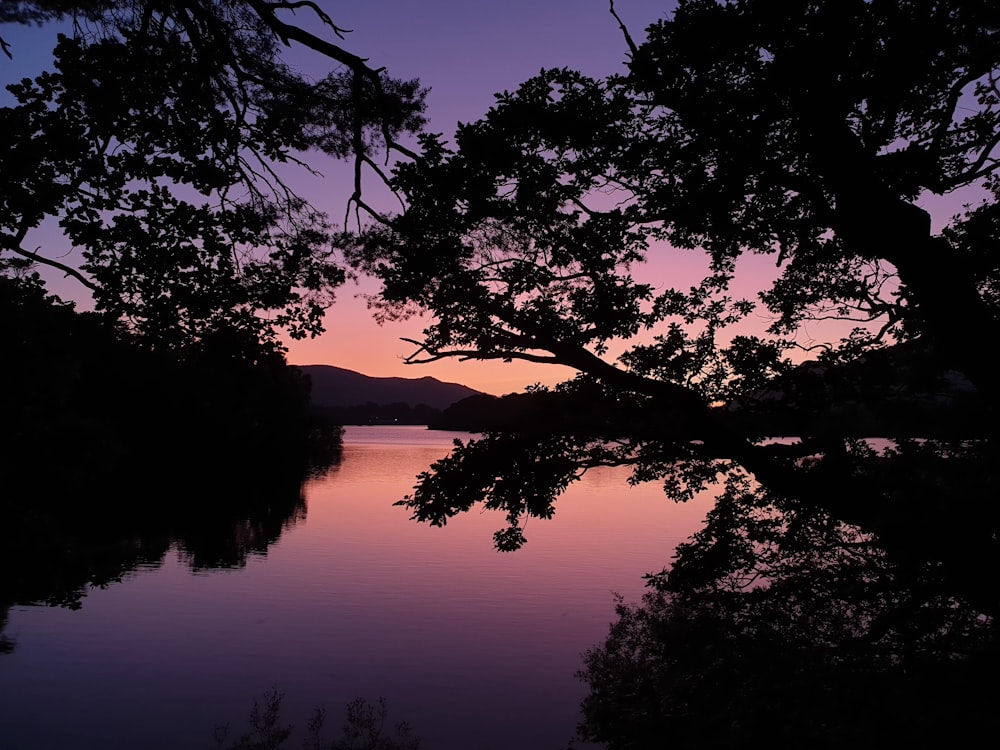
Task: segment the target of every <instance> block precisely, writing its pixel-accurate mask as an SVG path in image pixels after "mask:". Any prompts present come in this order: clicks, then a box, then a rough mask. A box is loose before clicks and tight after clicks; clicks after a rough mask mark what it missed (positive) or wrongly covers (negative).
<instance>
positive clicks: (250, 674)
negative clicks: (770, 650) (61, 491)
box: [0, 427, 707, 750]
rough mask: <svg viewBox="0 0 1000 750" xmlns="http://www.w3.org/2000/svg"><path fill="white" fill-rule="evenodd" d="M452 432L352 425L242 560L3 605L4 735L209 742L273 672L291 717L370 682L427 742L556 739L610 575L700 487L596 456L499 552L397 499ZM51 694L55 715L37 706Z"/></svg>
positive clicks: (690, 512) (693, 520)
mask: <svg viewBox="0 0 1000 750" xmlns="http://www.w3.org/2000/svg"><path fill="white" fill-rule="evenodd" d="M453 437H455V435H451V434H447V433H434V432H428V431H426V430H423V429H422V428H413V427H397V428H362V427H359V428H348V433H347V445H346V448H345V454H344V460H343V462H342V464H341V465H340V466H339V467H338V468H337V469H336V470H334V471H333V472H331V473H330V474H329V475H328V476H327V477H326V478H324V479H321V480H316V481H314V482H313V483H311V484H310V486H309V487H308V488H307V504H308V512H307V516H306V519H305V521H304V522H300V523H298V524H296V525H295V526H294V527H292V528H290V529H288V530H287V531H286V532H285V533H284V535H283V536H282V537H281V539H280V540H279V541H278V543H277V544H276V545H274V546H272V547H271V549H270V550H269V552H268V554H267V555H266V556H260V557H256V558H253V559H251V560H250V562H249V563H248V565H247V566H246V567H245V568H244V569H241V570H238V571H230V572H210V573H200V574H198V575H192V574H191V573H190V572H189V571H188V569H187V568H186V567H185V566H183V565H182V564H181V562H180V561H179V560H178V559H177V556H176V555H175V554H171V555H170V556H168V559H167V560H166V561H165V563H164V564H163V565H162V566H161V567H160V568H158V569H155V570H150V571H145V572H143V573H141V574H138V575H135V576H133V577H132V578H131V579H130V580H128V581H126V582H125V583H122V584H119V585H117V586H113V587H110V588H108V589H106V590H103V591H95V592H92V593H91V594H90V595H89V596H88V598H87V600H86V601H85V604H84V607H83V609H82V610H81V611H79V612H68V611H65V610H56V609H45V608H31V607H21V608H16V609H15V610H14V611H12V613H11V623H10V626H9V628H8V632H9V634H10V635H11V636H13V637H14V638H15V639H16V640H17V642H18V647H17V650H16V651H15V653H14V654H11V655H9V656H6V657H4V658H3V659H2V660H0V701H2V702H0V705H2V706H3V709H0V710H2V711H3V712H4V713H6V714H7V716H5V717H4V721H3V722H2V723H3V724H8V725H10V726H11V729H9V730H8V729H5V730H4V731H5V732H7V736H8V737H12V738H14V739H17V738H29V739H30V740H31V742H32V744H25V745H23V746H24V747H47V746H57V745H58V744H61V743H63V742H64V741H65V740H68V739H69V738H72V739H73V742H72V744H73V746H74V747H87V746H88V745H87V744H85V743H84V744H81V742H80V738H81V737H86V738H88V741H93V744H92V745H89V746H93V747H110V746H118V747H130V746H134V747H139V746H141V747H149V748H155V747H163V748H166V747H171V748H176V747H181V746H185V747H206V746H207V743H206V740H207V737H208V734H209V732H210V730H211V727H212V725H213V724H215V723H221V722H223V721H226V720H231V721H232V722H233V723H234V726H238V725H240V723H241V722H242V720H243V718H244V717H245V715H246V713H247V710H248V708H249V705H250V701H251V699H252V697H253V696H255V695H259V694H261V693H262V692H264V691H265V690H267V689H268V688H269V687H270V686H272V685H275V686H277V687H278V688H279V689H281V690H282V691H284V692H285V693H286V696H287V698H286V708H287V718H288V720H289V721H291V722H292V723H295V724H297V725H299V726H302V725H303V724H304V722H305V720H306V718H307V714H308V712H309V708H310V707H311V706H312V705H314V704H316V703H323V704H324V705H326V706H327V708H328V709H329V710H330V713H331V725H332V726H333V727H334V728H336V727H339V725H340V723H341V719H340V711H341V710H342V706H343V705H344V704H345V703H346V702H347V701H349V700H351V699H352V698H354V697H355V696H358V695H362V696H366V697H369V698H376V697H378V696H384V697H385V698H386V699H387V700H388V703H389V707H390V710H391V716H392V717H393V718H402V719H406V720H408V721H409V722H410V723H411V724H412V725H413V728H414V731H415V732H416V733H417V734H418V735H420V736H421V737H422V738H423V740H424V743H423V747H425V748H428V750H435V749H440V750H450V749H451V748H468V747H477V748H484V749H487V750H488V749H490V748H496V749H500V748H513V747H518V748H540V749H544V748H552V749H553V750H554V748H557V747H560V746H563V745H565V743H566V742H568V740H569V739H570V738H571V736H572V734H573V730H574V727H575V725H576V723H577V721H578V704H579V700H580V698H581V697H582V695H583V692H584V686H583V685H582V684H581V683H579V682H578V681H577V680H576V679H575V677H574V673H575V671H576V670H577V669H579V667H580V654H581V652H582V651H584V650H585V649H586V648H588V647H589V646H591V645H594V644H596V643H598V642H600V641H601V640H602V639H603V638H604V636H605V634H606V632H607V626H608V623H609V622H610V620H611V619H612V617H613V599H612V592H613V591H618V592H621V593H622V594H624V595H625V596H626V598H629V599H635V598H638V597H639V596H640V595H641V592H642V583H643V582H642V579H641V576H642V574H643V573H646V572H649V571H655V570H659V569H660V568H661V567H662V566H663V565H664V564H665V563H666V562H668V561H669V559H670V555H671V552H672V549H673V547H674V546H675V545H676V543H677V542H678V541H680V540H682V539H684V538H686V537H687V536H688V535H689V534H690V533H691V532H692V531H694V530H695V529H696V528H697V527H698V526H699V524H700V522H701V520H702V519H703V517H704V514H705V512H706V510H707V507H706V504H705V502H704V501H697V502H694V503H691V504H688V505H681V506H678V505H675V504H673V503H670V502H668V501H667V500H666V499H665V498H664V497H663V495H662V493H661V492H660V489H659V488H658V487H656V486H652V485H645V486H640V487H635V488H630V487H628V486H627V485H626V484H625V481H624V480H625V477H626V475H627V474H626V472H625V471H623V470H616V469H600V470H595V471H593V472H590V473H588V475H587V476H586V477H585V479H584V480H583V481H582V482H581V483H579V484H578V485H575V486H573V487H571V489H570V490H569V491H568V492H567V494H566V495H565V496H564V497H563V498H562V499H561V500H560V501H559V504H558V506H557V511H556V516H555V518H554V519H553V520H551V521H538V520H532V521H530V522H529V524H528V526H527V528H526V536H527V537H528V544H527V546H526V547H525V548H524V549H522V550H520V551H519V552H516V553H509V554H501V553H498V552H495V551H494V550H493V547H492V533H493V531H494V530H496V529H497V528H499V527H500V526H501V525H502V523H503V518H502V517H500V516H498V515H496V514H492V513H485V514H484V513H479V512H477V511H473V512H472V513H468V514H465V515H463V516H461V517H459V518H456V519H454V520H453V521H452V522H450V523H449V524H448V525H447V526H446V527H444V528H432V527H429V526H426V525H422V524H417V523H415V522H413V521H410V520H409V519H408V512H407V511H406V509H404V508H400V507H394V506H393V504H392V503H393V502H394V501H396V500H398V499H399V498H401V497H402V496H403V495H404V494H406V493H407V492H408V491H409V489H410V488H411V486H412V484H413V481H414V477H415V476H416V474H417V473H418V472H420V471H422V470H425V469H426V468H427V467H428V466H429V465H430V463H431V462H432V461H434V460H436V459H437V458H440V457H441V456H442V455H444V454H445V453H447V451H448V450H449V447H450V444H451V439H452V438H453ZM461 437H467V436H464V435H463V436H461ZM15 686H16V688H15ZM56 705H58V706H62V707H63V709H64V710H63V712H62V713H63V714H68V716H67V717H66V719H65V720H64V724H63V726H68V727H71V729H60V728H59V726H60V725H59V724H56V723H53V722H46V721H45V720H44V717H45V716H46V715H47V712H48V711H51V708H52V706H56ZM8 719H9V721H8ZM40 727H41V728H40ZM150 727H163V728H164V729H163V731H162V732H161V731H160V730H157V732H156V733H155V736H153V737H150V736H149V733H150V730H149V728H150ZM39 732H41V733H42V735H41V736H39ZM39 742H40V743H41V744H38V743H39ZM294 744H297V743H293V745H294ZM10 746H17V747H21V746H22V745H17V744H15V745H10Z"/></svg>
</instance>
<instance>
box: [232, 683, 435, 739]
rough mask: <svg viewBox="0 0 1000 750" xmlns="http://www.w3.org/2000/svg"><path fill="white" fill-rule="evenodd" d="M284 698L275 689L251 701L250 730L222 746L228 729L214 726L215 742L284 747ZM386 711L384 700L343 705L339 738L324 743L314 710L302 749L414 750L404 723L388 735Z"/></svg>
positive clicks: (288, 730) (320, 714)
mask: <svg viewBox="0 0 1000 750" xmlns="http://www.w3.org/2000/svg"><path fill="white" fill-rule="evenodd" d="M283 699H284V696H283V695H282V694H281V693H279V692H278V691H277V690H276V689H272V690H271V691H270V692H268V693H267V694H265V695H264V697H263V698H262V699H261V701H258V700H254V702H253V708H252V709H251V711H250V719H249V722H250V728H251V731H250V732H248V733H245V734H243V735H241V736H240V738H239V739H238V740H237V741H236V742H234V743H232V744H226V740H227V738H228V735H229V726H228V725H225V726H222V727H216V730H215V741H216V744H217V745H218V746H219V747H224V748H226V750H277V749H278V748H282V747H285V743H286V742H287V741H288V739H289V738H290V737H291V736H292V727H291V725H285V724H284V723H283V722H282V720H281V702H282V700H283ZM387 716H388V709H387V708H386V702H385V699H384V698H379V699H378V701H377V702H376V703H371V702H370V701H367V700H365V699H364V698H356V699H354V700H353V701H351V702H350V703H348V704H347V708H346V723H345V724H344V726H343V729H342V734H341V738H340V739H338V740H333V741H332V742H326V741H325V740H323V739H322V732H323V728H324V725H325V724H326V711H324V710H323V709H322V708H316V709H315V711H314V713H313V715H312V718H311V719H310V720H309V721H308V723H307V727H306V729H307V736H306V738H305V741H304V743H303V747H305V748H307V750H322V749H323V748H327V749H328V750H418V748H419V747H420V740H419V739H418V738H416V737H413V736H412V735H411V733H410V727H409V725H408V724H406V723H405V722H398V723H397V724H396V725H395V726H394V727H393V729H392V731H391V732H389V731H388V730H387V729H386V728H385V722H386V718H387Z"/></svg>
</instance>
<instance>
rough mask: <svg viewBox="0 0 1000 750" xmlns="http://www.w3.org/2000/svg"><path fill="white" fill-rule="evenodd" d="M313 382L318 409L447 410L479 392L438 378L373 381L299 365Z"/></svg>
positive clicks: (351, 372)
mask: <svg viewBox="0 0 1000 750" xmlns="http://www.w3.org/2000/svg"><path fill="white" fill-rule="evenodd" d="M298 367H299V369H300V370H302V372H304V373H305V374H306V375H308V376H309V379H310V380H311V381H312V400H313V403H314V404H316V405H317V406H322V407H334V408H343V407H349V406H358V405H361V404H368V403H374V404H378V405H380V406H383V405H388V404H399V403H404V404H407V405H408V406H411V407H415V406H418V405H420V404H425V405H426V406H429V407H431V408H432V409H438V410H441V409H447V408H448V407H449V406H451V405H452V404H453V403H455V402H456V401H460V400H461V399H463V398H467V397H468V396H475V395H478V394H479V391H476V390H473V389H472V388H469V387H467V386H464V385H459V384H458V383H443V382H441V381H440V380H438V379H437V378H432V377H423V378H373V377H370V376H368V375H362V374H361V373H360V372H355V371H354V370H345V369H344V368H343V367H333V366H331V365H299V366H298Z"/></svg>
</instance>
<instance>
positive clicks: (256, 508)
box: [0, 451, 339, 653]
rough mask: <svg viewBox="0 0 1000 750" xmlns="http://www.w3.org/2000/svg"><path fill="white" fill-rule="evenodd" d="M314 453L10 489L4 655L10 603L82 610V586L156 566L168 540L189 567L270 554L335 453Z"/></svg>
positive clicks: (237, 563) (0, 593)
mask: <svg viewBox="0 0 1000 750" xmlns="http://www.w3.org/2000/svg"><path fill="white" fill-rule="evenodd" d="M313 458H314V459H315V460H311V461H308V462H300V463H299V465H298V466H294V467H290V466H288V465H286V466H285V467H284V468H282V467H261V466H256V467H253V468H252V470H251V468H250V467H247V466H242V467H239V468H238V469H237V467H235V466H233V465H231V464H230V465H229V466H225V467H223V466H219V467H218V474H217V475H215V476H206V475H205V474H203V473H202V472H201V470H197V471H192V472H190V473H186V472H184V471H182V470H178V469H176V468H174V470H173V471H172V472H171V473H170V474H169V475H168V476H167V475H160V476H154V477H153V478H151V479H148V480H146V481H144V482H143V483H142V484H141V485H139V486H134V487H131V488H129V489H128V490H126V488H123V487H121V486H108V487H105V488H104V492H103V494H102V493H99V492H97V491H96V490H95V488H93V487H88V488H85V489H82V490H81V491H79V492H76V493H69V492H65V491H61V492H59V493H52V492H47V491H46V490H45V488H40V489H36V491H34V492H31V493H29V494H22V495H20V496H18V495H16V494H14V495H8V497H7V500H6V502H5V503H4V505H3V516H4V518H3V519H2V521H0V526H2V528H3V529H4V532H3V537H4V538H3V541H2V544H0V569H2V570H4V571H5V574H4V577H3V580H2V584H0V653H9V652H11V651H13V650H14V647H15V646H14V641H13V640H12V639H11V638H9V637H6V636H3V634H2V633H3V628H4V626H5V625H6V620H7V617H6V613H7V612H8V611H9V609H10V608H11V607H12V606H14V605H21V604H41V605H48V606H56V607H65V608H68V609H79V608H80V607H81V606H83V603H84V599H85V597H86V596H87V592H88V590H91V589H95V588H106V587H108V586H110V585H112V584H115V583H119V582H121V581H122V580H124V579H125V578H127V577H128V576H130V575H131V574H133V573H134V572H136V571H138V570H140V569H145V570H151V569H156V568H158V567H159V566H160V565H162V563H163V560H164V558H165V556H166V554H167V552H168V551H169V550H170V549H172V548H175V549H176V550H177V551H178V554H179V557H180V559H181V560H182V561H183V562H184V563H185V564H186V565H187V566H188V568H189V569H191V570H192V571H198V570H208V569H232V568H241V567H243V566H245V565H246V563H247V560H248V558H249V557H251V556H253V555H266V554H267V551H268V548H269V547H270V546H271V545H273V544H274V543H275V542H277V541H278V539H279V538H280V537H281V535H282V533H284V532H285V531H286V530H288V529H289V528H291V527H293V526H295V525H296V524H297V523H299V522H300V521H302V520H303V519H304V518H305V517H306V502H305V496H304V494H303V487H304V483H305V482H306V481H307V480H308V479H309V478H311V477H315V476H318V475H322V474H323V473H325V472H326V471H328V470H329V469H330V467H331V466H333V465H334V464H335V463H336V461H338V460H339V453H338V452H330V451H323V452H318V453H316V454H315V456H314V457H313ZM241 472H242V473H241Z"/></svg>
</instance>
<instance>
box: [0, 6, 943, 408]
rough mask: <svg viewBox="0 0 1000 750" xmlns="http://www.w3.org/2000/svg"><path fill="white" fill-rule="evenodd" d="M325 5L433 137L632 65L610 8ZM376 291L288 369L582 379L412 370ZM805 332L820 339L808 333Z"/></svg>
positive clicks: (485, 368)
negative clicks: (550, 76) (421, 114)
mask: <svg viewBox="0 0 1000 750" xmlns="http://www.w3.org/2000/svg"><path fill="white" fill-rule="evenodd" d="M319 5H320V6H321V7H323V8H324V9H326V10H327V11H328V12H329V13H330V15H331V17H332V18H333V20H334V22H335V23H337V24H338V25H339V26H341V27H343V28H347V29H351V30H352V31H351V33H350V34H348V35H347V38H346V40H344V41H338V42H337V43H339V44H340V45H341V46H343V47H345V48H346V49H348V50H349V51H351V52H354V53H356V54H359V55H361V56H362V57H367V58H368V59H369V63H370V64H371V65H372V66H373V67H381V66H385V67H386V69H387V71H388V72H389V73H390V74H391V75H393V76H396V77H400V78H419V79H420V80H421V82H422V84H423V85H424V86H427V87H429V88H430V94H429V96H428V100H427V101H428V112H427V114H428V116H429V119H430V125H429V130H431V131H432V132H440V133H444V134H445V135H446V136H450V135H451V134H452V133H453V132H454V129H455V125H456V124H457V123H458V122H460V121H461V122H469V121H471V120H475V119H478V118H479V117H481V116H482V115H483V114H485V112H486V110H487V109H488V108H489V107H490V105H491V104H492V103H493V100H494V94H495V93H497V92H501V91H504V90H512V89H514V88H515V87H517V86H518V84H520V83H521V82H522V81H524V80H526V79H527V78H530V77H531V76H532V75H534V74H536V73H537V72H538V71H539V70H540V69H542V68H548V67H569V68H573V69H576V70H580V71H582V72H583V73H585V74H588V75H592V76H595V77H600V76H605V75H609V74H613V73H619V72H623V71H624V63H625V61H626V51H627V49H626V44H625V41H624V38H623V36H622V32H621V30H620V29H619V27H618V23H617V22H616V21H615V19H614V18H612V16H611V14H610V12H609V3H608V0H534V1H529V0H507V1H506V2H503V3H497V2H485V0H464V1H463V0H422V1H421V2H401V1H399V0H396V1H395V2H392V1H391V0H338V2H336V3H334V2H328V1H327V0H320V2H319ZM673 5H674V0H617V1H616V3H615V9H616V11H617V12H618V14H619V15H620V16H621V18H622V20H623V21H624V22H625V24H626V25H627V26H628V28H629V31H630V33H631V35H632V36H633V38H635V39H636V41H640V40H641V39H642V37H643V30H644V29H645V27H646V26H647V25H648V24H650V23H653V22H655V21H656V20H658V19H661V18H665V17H667V16H668V14H669V12H670V10H671V8H672V7H673ZM293 20H296V21H298V22H300V23H301V24H302V25H304V26H306V27H308V28H309V29H310V30H313V31H319V27H318V25H317V24H316V23H315V19H314V18H313V17H311V15H310V14H309V13H308V12H307V11H304V10H301V11H299V12H298V15H297V16H295V17H294V19H293ZM54 33H55V32H54V30H53V29H51V28H45V29H41V30H39V29H27V28H24V27H3V28H2V34H3V36H4V38H6V39H7V40H8V41H9V42H11V43H12V44H13V51H14V55H15V60H14V62H13V63H11V62H9V61H6V60H4V59H2V58H0V76H2V77H3V78H4V79H6V80H11V79H14V80H16V79H17V78H20V77H22V76H23V75H26V74H29V73H34V72H37V70H38V69H40V67H41V66H42V65H43V64H44V63H45V62H46V61H47V60H48V59H50V54H49V53H50V50H51V46H52V40H53V36H54ZM333 41H337V40H335V39H333ZM286 59H287V60H288V61H289V62H291V63H292V64H293V65H295V66H297V67H299V68H301V69H302V70H303V71H305V72H307V73H309V74H310V75H314V76H316V77H320V76H322V75H324V74H325V73H326V72H328V71H329V68H330V61H329V60H327V59H326V58H323V57H322V56H320V55H318V54H316V53H314V52H312V51H311V50H307V49H304V48H301V47H295V46H293V47H292V48H291V49H289V50H288V52H287V55H286ZM310 161H311V162H313V163H314V164H315V166H317V167H318V168H319V170H320V171H321V172H322V175H323V176H322V178H307V177H305V176H304V175H303V176H300V177H299V178H297V179H300V180H301V182H300V183H296V184H297V185H299V186H300V188H299V189H300V190H301V192H302V193H303V195H304V196H305V197H307V198H308V199H309V200H310V201H311V202H312V203H313V204H314V205H315V206H316V207H318V208H320V209H321V210H324V211H326V212H327V213H329V214H330V216H331V217H332V218H333V219H334V220H336V221H341V220H342V217H343V214H344V210H345V207H346V204H347V197H348V195H349V192H350V179H351V176H350V169H349V167H348V165H346V164H344V163H339V162H333V161H322V160H316V161H314V160H310ZM372 183H374V180H370V181H369V185H371V184H372ZM961 202H962V200H961V198H960V197H955V198H951V199H946V200H943V201H939V202H938V203H937V204H935V205H932V206H928V207H929V208H932V209H934V211H935V214H936V216H938V217H945V218H946V217H947V216H950V215H952V214H954V213H956V212H957V210H958V209H959V208H960V204H961ZM940 223H942V222H941V221H940V220H939V221H938V224H939V225H940ZM672 257H673V256H672ZM701 267H702V260H701V259H700V258H698V257H697V256H690V257H688V258H682V259H681V260H680V261H679V263H678V262H677V261H675V260H671V261H670V262H669V264H668V262H667V261H665V260H664V261H660V265H655V264H654V265H653V266H650V268H651V269H652V270H653V271H654V272H655V276H654V277H653V278H651V279H648V280H650V281H652V282H653V283H654V285H656V286H660V287H662V286H666V285H667V284H669V285H671V286H674V285H678V284H681V285H685V284H687V283H694V282H695V281H697V279H698V277H699V273H698V271H699V270H700V268H701ZM646 270H647V272H648V271H649V270H650V269H646ZM739 270H740V273H739V274H738V277H737V278H738V280H739V284H738V286H737V288H736V292H737V294H738V295H739V296H744V297H752V296H753V293H754V292H755V290H756V289H759V288H760V287H761V286H762V285H763V284H765V283H766V281H767V280H768V279H770V278H772V277H773V276H774V275H775V269H774V266H773V261H772V260H770V259H767V258H759V257H758V258H749V259H747V260H745V261H744V266H743V267H742V268H740V269H739ZM644 280H646V279H644ZM376 289H377V286H376V285H375V284H374V283H373V282H371V281H367V282H363V283H362V284H360V285H355V284H352V283H350V282H349V283H348V284H347V285H346V286H344V287H342V288H341V289H340V290H339V293H338V300H337V302H336V303H335V305H334V306H333V307H332V308H331V310H330V311H329V314H328V316H327V320H326V328H327V332H326V333H325V334H323V335H322V336H320V337H318V338H316V339H311V340H306V341H300V342H296V341H289V342H288V347H289V349H288V358H289V361H290V362H292V363H293V364H332V365H337V366H340V367H346V368H348V369H352V370H357V371H359V372H362V373H365V374H367V375H372V376H378V377H389V376H399V377H423V376H428V375H429V376H432V377H436V378H438V379H439V380H444V381H449V382H459V383H463V384H465V385H468V386H470V387H472V388H476V389H479V390H482V391H485V392H488V393H495V394H503V393H508V392H511V391H519V390H521V389H522V388H523V387H524V386H526V385H530V384H532V383H536V382H539V383H544V384H546V385H552V384H555V383H556V382H559V381H560V380H564V379H566V378H568V377H571V376H572V374H573V373H572V371H570V370H569V369H568V368H561V367H555V366H551V365H538V364H530V363H520V362H514V363H503V362H460V361H457V360H444V361H440V362H435V363H431V364H425V365H406V364H405V363H404V362H403V358H404V357H405V356H406V355H408V354H410V353H412V352H413V350H414V347H413V346H412V345H411V344H407V343H405V342H403V341H401V338H404V337H405V338H419V334H420V331H421V330H422V328H423V325H424V324H425V323H422V322H421V320H419V319H414V320H409V321H404V322H399V323H387V324H384V325H379V324H378V323H376V322H375V321H374V320H373V318H372V316H371V314H370V311H369V310H368V307H367V304H366V301H365V299H364V295H366V294H370V293H372V292H374V291H375V290H376ZM750 322H751V325H756V326H757V327H758V328H759V329H763V328H765V327H766V324H767V320H766V319H765V318H764V317H762V316H757V317H756V318H754V319H752V320H751V321H750ZM803 335H804V336H806V337H808V336H810V335H811V334H810V332H809V331H808V330H807V331H805V332H804V334H803ZM805 343H808V341H806V342H805Z"/></svg>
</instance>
